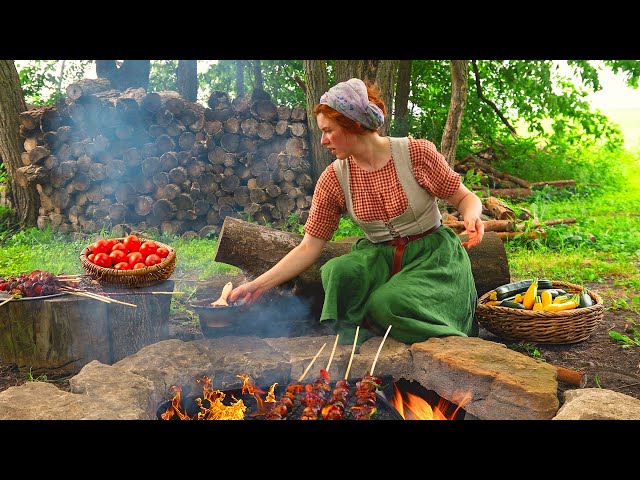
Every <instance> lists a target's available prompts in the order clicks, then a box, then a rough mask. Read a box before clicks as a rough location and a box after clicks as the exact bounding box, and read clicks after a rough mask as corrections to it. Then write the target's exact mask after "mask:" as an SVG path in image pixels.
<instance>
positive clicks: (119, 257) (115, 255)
mask: <svg viewBox="0 0 640 480" xmlns="http://www.w3.org/2000/svg"><path fill="white" fill-rule="evenodd" d="M109 256H110V257H111V260H112V262H111V263H113V264H114V265H115V264H116V263H118V262H127V254H126V253H124V250H112V251H111V253H110V254H109ZM127 263H128V262H127Z"/></svg>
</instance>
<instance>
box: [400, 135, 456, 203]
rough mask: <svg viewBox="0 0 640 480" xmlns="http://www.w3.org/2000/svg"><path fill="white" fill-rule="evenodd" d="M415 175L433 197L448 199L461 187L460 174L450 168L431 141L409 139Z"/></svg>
mask: <svg viewBox="0 0 640 480" xmlns="http://www.w3.org/2000/svg"><path fill="white" fill-rule="evenodd" d="M409 153H410V155H411V164H412V166H413V175H414V176H415V178H416V180H417V181H418V183H419V184H420V185H422V186H423V187H424V188H425V189H426V190H427V191H429V193H431V195H433V196H434V197H438V198H448V197H450V196H451V195H453V194H454V193H455V192H456V190H458V188H459V187H460V182H461V179H460V174H459V173H457V172H456V171H455V170H453V169H452V168H451V166H449V164H448V163H447V161H446V159H445V158H444V155H442V154H441V153H440V152H438V149H437V148H436V146H435V145H434V144H433V143H432V142H430V141H429V140H424V139H413V138H412V139H409Z"/></svg>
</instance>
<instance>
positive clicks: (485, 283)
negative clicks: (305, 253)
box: [213, 217, 511, 312]
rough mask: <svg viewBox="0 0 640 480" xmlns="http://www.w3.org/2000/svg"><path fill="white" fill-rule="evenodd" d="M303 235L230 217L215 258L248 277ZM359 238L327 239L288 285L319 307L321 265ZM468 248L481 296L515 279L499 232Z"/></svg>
mask: <svg viewBox="0 0 640 480" xmlns="http://www.w3.org/2000/svg"><path fill="white" fill-rule="evenodd" d="M464 237H465V235H461V240H465V238H464ZM302 238H303V235H300V234H297V233H290V232H284V231H280V230H276V229H273V228H270V227H266V226H264V225H259V224H256V223H249V222H246V221H244V220H240V219H237V218H232V217H226V218H225V220H224V223H223V225H222V229H221V230H220V235H219V239H218V245H217V247H216V251H215V253H214V257H213V260H214V261H216V262H221V263H227V264H229V265H233V266H235V267H238V268H239V269H241V270H242V271H243V272H244V273H245V274H246V275H247V277H250V278H255V277H257V276H259V275H261V274H262V273H264V272H265V271H266V270H268V269H269V268H271V267H272V266H273V265H275V264H276V263H278V261H280V259H282V258H283V257H284V256H285V255H286V254H287V253H288V252H289V251H290V250H291V249H292V248H293V247H295V246H296V245H298V244H299V243H300V242H301V241H302ZM355 240H356V238H350V239H345V240H341V241H330V242H327V243H326V244H325V247H324V249H323V251H322V253H321V254H320V258H319V259H318V260H317V261H316V262H315V263H314V264H313V265H311V267H309V268H308V269H307V270H306V271H304V272H302V273H301V274H300V275H298V276H297V277H296V278H294V279H292V280H291V281H290V282H288V283H287V284H286V285H285V287H288V288H291V289H292V291H293V293H294V294H296V295H299V296H302V297H305V298H308V299H309V300H310V301H311V303H312V309H313V311H314V312H316V311H319V309H320V308H321V306H322V302H323V300H324V290H323V288H322V280H321V278H320V267H321V266H322V265H324V263H325V262H327V261H328V260H329V259H331V258H333V257H335V256H338V255H343V254H345V253H348V252H349V251H351V244H352V243H353V241H355ZM467 252H468V253H469V258H470V260H471V270H472V272H473V278H474V280H475V284H476V290H477V291H478V296H481V295H483V294H484V293H486V292H488V291H489V290H491V289H493V288H495V287H498V286H500V285H504V284H505V283H509V282H510V281H511V276H510V273H509V264H508V262H507V255H506V251H505V249H504V244H503V242H502V240H501V239H500V238H499V237H498V235H497V234H496V232H485V235H484V238H483V240H482V242H481V243H480V244H479V245H477V246H476V247H474V248H472V249H471V250H467Z"/></svg>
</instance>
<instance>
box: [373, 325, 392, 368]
mask: <svg viewBox="0 0 640 480" xmlns="http://www.w3.org/2000/svg"><path fill="white" fill-rule="evenodd" d="M389 330H391V325H389V328H387V331H386V332H385V334H384V337H382V341H381V342H380V346H379V347H378V352H377V353H376V357H375V358H374V359H373V365H371V371H370V372H369V375H371V376H373V369H374V368H375V366H376V362H377V361H378V356H379V355H380V351H381V350H382V345H383V344H384V341H385V340H386V339H387V335H389Z"/></svg>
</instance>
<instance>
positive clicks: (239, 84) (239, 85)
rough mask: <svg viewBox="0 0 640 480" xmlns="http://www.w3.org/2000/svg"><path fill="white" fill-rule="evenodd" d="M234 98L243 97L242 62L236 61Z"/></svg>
mask: <svg viewBox="0 0 640 480" xmlns="http://www.w3.org/2000/svg"><path fill="white" fill-rule="evenodd" d="M236 97H244V61H243V60H236Z"/></svg>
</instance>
